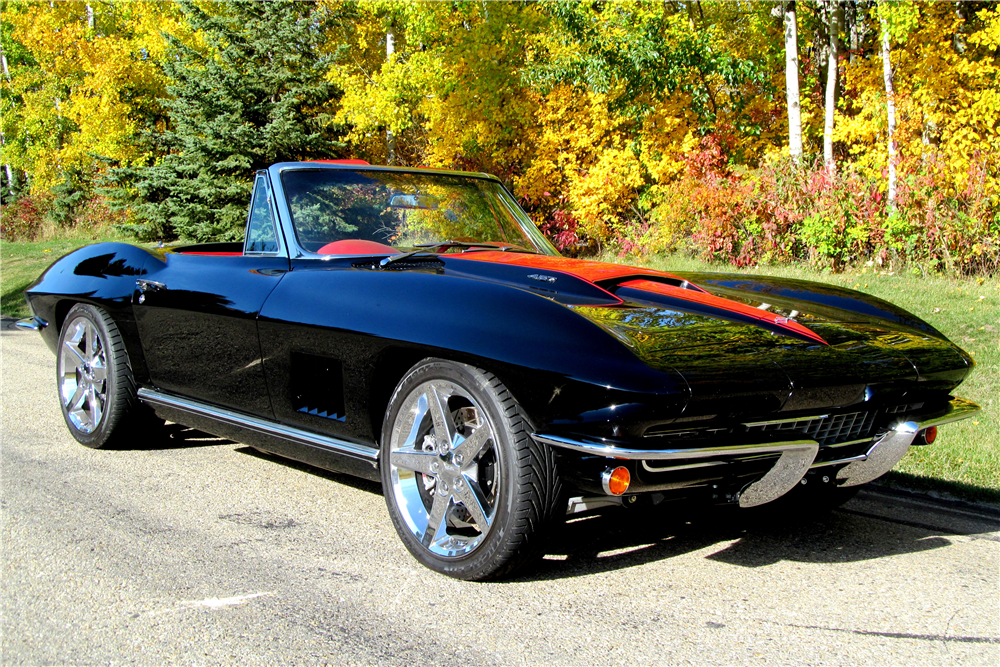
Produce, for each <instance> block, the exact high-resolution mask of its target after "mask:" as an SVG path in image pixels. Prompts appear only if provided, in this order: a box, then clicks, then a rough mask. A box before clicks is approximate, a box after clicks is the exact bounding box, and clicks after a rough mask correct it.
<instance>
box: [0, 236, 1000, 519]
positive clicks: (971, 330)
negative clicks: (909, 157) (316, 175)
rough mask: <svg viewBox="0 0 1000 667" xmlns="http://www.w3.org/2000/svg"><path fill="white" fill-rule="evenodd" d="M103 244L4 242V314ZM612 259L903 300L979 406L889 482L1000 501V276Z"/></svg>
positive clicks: (0, 252) (0, 284)
mask: <svg viewBox="0 0 1000 667" xmlns="http://www.w3.org/2000/svg"><path fill="white" fill-rule="evenodd" d="M97 240H120V239H117V238H113V237H104V238H100V239H96V238H93V237H89V236H77V237H70V238H64V239H58V240H51V241H38V242H31V243H20V242H17V243H7V242H4V243H2V244H0V310H2V313H3V315H5V316H8V317H25V316H27V315H28V311H27V308H26V306H25V304H24V296H23V294H22V292H23V291H24V289H25V288H26V287H27V286H28V285H29V284H31V282H32V281H34V280H35V278H37V277H38V276H39V274H41V272H42V271H43V270H44V269H45V268H46V267H47V266H48V265H49V264H51V263H52V262H53V261H55V259H56V258H58V257H60V256H62V255H64V254H66V253H67V252H69V251H70V250H73V249H74V248H77V247H80V246H82V245H86V244H88V243H94V242H96V241H97ZM604 259H606V260H607V261H615V262H621V263H631V264H641V265H646V266H649V267H652V268H657V269H665V270H675V271H682V270H687V271H734V272H741V273H758V274H769V275H775V276H784V277H790V278H800V279H805V280H818V281H822V282H828V283H833V284H836V285H842V286H844V287H850V288H853V289H857V290H860V291H862V292H867V293H868V294H873V295H875V296H878V297H881V298H883V299H886V300H887V301H891V302H893V303H896V304H898V305H900V306H902V307H903V308H906V309H907V310H910V311H912V312H913V313H914V314H916V315H918V316H920V317H921V318H923V319H925V320H927V321H928V322H930V323H931V324H932V325H934V326H935V327H937V328H938V330H940V331H941V332H943V333H944V334H945V335H946V336H948V337H949V338H950V339H951V340H953V341H954V342H955V343H957V344H958V345H960V346H961V347H963V348H964V349H965V350H966V351H967V352H969V353H970V354H971V355H972V356H973V358H974V359H975V360H976V364H977V367H976V368H975V369H974V370H973V372H972V374H971V376H970V377H969V379H968V380H966V382H965V383H964V384H963V385H962V386H961V387H960V388H959V389H958V391H957V394H958V395H960V396H962V397H964V398H968V399H970V400H973V401H976V402H977V403H979V405H981V406H982V407H983V412H982V413H981V414H980V415H979V416H978V418H976V419H969V420H966V421H963V422H959V423H957V424H951V425H948V426H945V427H943V428H942V429H941V433H940V435H939V436H938V440H937V442H935V443H934V445H932V446H930V447H922V448H914V449H913V450H911V451H910V453H909V454H908V455H907V456H906V458H904V459H903V461H902V462H901V463H900V464H899V465H898V466H897V468H896V472H894V473H892V474H891V475H890V476H888V478H887V479H886V482H887V483H889V484H895V485H898V486H903V487H909V488H920V489H932V490H938V491H944V492H946V493H951V494H952V495H955V496H958V497H961V498H966V499H971V500H986V501H991V502H1000V419H998V418H997V412H998V409H1000V401H998V399H997V397H998V396H1000V278H989V279H968V280H959V279H949V278H940V277H936V276H919V275H913V274H912V273H909V272H905V271H901V272H895V273H885V272H881V273H875V272H872V271H871V270H865V271H862V272H850V273H843V274H832V273H824V272H821V271H818V270H815V269H812V268H809V267H805V266H768V267H762V268H760V269H755V270H753V271H745V270H740V269H734V268H732V267H728V266H720V265H709V264H704V263H702V262H698V261H695V260H692V259H689V258H685V257H680V256H677V255H674V256H670V257H651V258H626V259H625V260H622V259H620V258H618V257H617V256H608V257H605V258H604Z"/></svg>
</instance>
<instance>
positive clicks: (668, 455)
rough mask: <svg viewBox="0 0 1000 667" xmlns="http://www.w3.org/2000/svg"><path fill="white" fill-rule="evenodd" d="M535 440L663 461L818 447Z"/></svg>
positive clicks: (599, 453)
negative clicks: (643, 445) (658, 446)
mask: <svg viewBox="0 0 1000 667" xmlns="http://www.w3.org/2000/svg"><path fill="white" fill-rule="evenodd" d="M531 437H532V438H534V440H535V442H540V443H543V444H546V445H552V446H553V447H562V448H564V449H572V450H575V451H578V452H583V453H584V454H590V455H592V456H605V457H608V458H613V459H629V460H648V461H664V460H676V459H705V458H710V457H712V456H739V455H742V454H765V453H767V454H770V453H774V454H780V453H781V452H786V451H789V450H798V449H801V448H802V447H805V446H810V447H811V446H816V447H819V444H818V443H817V442H816V441H815V440H809V439H802V440H785V441H783V442H761V443H754V444H750V445H729V446H727V447H696V448H691V449H631V448H626V447H619V446H616V445H614V444H603V443H600V442H594V441H587V440H574V439H572V438H565V437H563V436H561V435H548V434H545V433H533V434H532V435H531Z"/></svg>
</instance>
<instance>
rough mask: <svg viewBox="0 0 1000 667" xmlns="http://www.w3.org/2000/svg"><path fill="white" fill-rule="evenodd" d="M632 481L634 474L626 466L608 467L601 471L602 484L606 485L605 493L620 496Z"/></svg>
mask: <svg viewBox="0 0 1000 667" xmlns="http://www.w3.org/2000/svg"><path fill="white" fill-rule="evenodd" d="M631 481H632V475H630V474H629V472H628V468H626V467H624V466H618V467H617V468H608V469H607V470H605V471H604V472H603V473H601V485H602V486H603V487H604V493H607V494H609V495H612V496H620V495H622V494H623V493H625V492H626V491H628V485H629V483H630V482H631Z"/></svg>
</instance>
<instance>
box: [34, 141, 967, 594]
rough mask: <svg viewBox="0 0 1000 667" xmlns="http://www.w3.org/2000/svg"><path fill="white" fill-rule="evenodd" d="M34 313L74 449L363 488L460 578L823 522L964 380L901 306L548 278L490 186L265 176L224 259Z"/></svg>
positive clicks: (658, 277)
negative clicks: (250, 456)
mask: <svg viewBox="0 0 1000 667" xmlns="http://www.w3.org/2000/svg"><path fill="white" fill-rule="evenodd" d="M26 298H27V301H28V304H29V306H30V308H31V312H32V314H33V315H32V317H29V318H26V319H24V320H22V321H21V322H19V326H21V327H22V328H25V329H31V330H34V331H38V332H40V334H41V336H42V338H43V339H44V341H45V343H46V344H47V345H48V347H49V348H50V349H51V350H52V351H53V352H54V353H55V357H56V366H57V377H56V391H57V394H58V397H59V403H60V405H61V406H62V414H63V417H64V418H65V421H66V425H67V427H68V429H69V431H70V433H71V434H72V435H73V437H74V438H75V439H76V440H77V441H79V442H80V443H81V444H83V445H86V446H88V447H95V448H100V447H107V448H114V447H121V446H136V443H141V442H143V441H144V439H146V438H148V437H150V434H152V433H155V430H156V429H157V428H158V427H160V426H162V424H163V422H164V420H169V421H171V422H175V423H179V424H183V425H185V426H188V427H191V428H194V429H199V430H202V431H205V432H208V433H211V434H215V435H217V436H220V437H223V438H228V439H231V440H235V441H239V442H242V443H245V444H247V445H249V446H251V447H253V448H255V449H257V450H260V451H263V452H267V453H270V454H274V455H278V456H281V457H286V458H291V459H295V460H297V461H301V462H304V463H307V464H310V465H314V466H318V467H320V468H324V469H329V470H335V471H341V472H346V473H350V474H353V475H359V476H362V477H365V478H368V479H371V480H375V481H379V482H381V484H382V489H383V492H384V495H385V499H386V504H387V506H388V513H389V516H390V518H391V520H392V523H393V525H394V527H395V529H396V531H397V532H398V534H399V536H400V538H401V540H402V541H403V543H404V544H405V546H406V548H407V549H408V550H409V551H410V552H411V553H412V554H413V556H414V557H415V558H416V559H417V560H418V561H420V562H421V563H423V564H424V565H426V566H427V567H429V568H431V569H432V570H435V571H437V572H440V573H443V574H446V575H449V576H453V577H457V578H461V579H470V580H484V579H494V578H499V577H505V576H510V575H511V574H513V573H514V572H515V571H517V570H518V569H519V568H521V567H522V566H524V565H526V564H528V563H530V562H531V561H532V560H533V559H535V558H537V557H538V555H539V554H541V553H543V552H544V549H545V544H546V539H547V538H548V537H549V536H550V535H551V534H552V532H553V528H554V527H555V526H556V525H557V524H558V522H559V521H562V520H564V519H565V517H566V516H567V514H572V513H576V512H584V511H589V510H593V509H595V508H600V507H605V506H615V505H617V506H622V507H631V506H644V505H645V506H649V505H658V504H661V503H665V502H687V503H695V502H701V503H715V504H724V505H725V504H728V505H733V506H738V507H754V506H758V505H764V504H766V503H771V502H774V501H778V500H779V499H782V498H785V499H787V498H794V499H795V502H796V503H797V504H799V505H801V506H804V507H806V508H807V509H808V508H812V507H815V508H816V509H817V510H819V509H821V508H823V507H832V506H834V505H836V504H837V503H840V502H844V501H845V500H846V499H848V498H849V497H850V495H851V494H852V493H853V492H854V491H855V490H856V489H857V488H858V486H859V485H862V484H865V483H867V482H870V481H872V480H874V479H876V478H878V477H879V476H881V475H883V474H885V473H886V472H887V471H888V470H890V469H891V468H892V467H893V466H894V465H895V464H896V463H897V462H898V461H899V460H900V459H901V458H902V457H903V455H904V454H906V452H907V451H908V450H909V448H910V447H912V446H925V445H930V444H931V443H932V442H933V441H934V439H935V437H936V435H937V428H938V427H939V426H941V425H944V424H947V423H949V422H953V421H956V420H959V419H963V418H966V417H969V416H971V415H973V414H975V413H976V412H977V411H978V409H979V408H978V406H976V405H975V404H974V403H972V402H970V401H967V400H964V399H961V398H958V397H955V396H954V395H953V392H954V390H955V389H956V387H957V386H958V385H959V384H960V383H961V382H962V380H963V379H964V378H965V377H966V375H967V374H968V373H969V372H970V370H971V369H972V366H973V362H972V360H971V358H970V357H969V356H968V355H967V354H966V353H965V352H963V351H962V350H961V349H959V348H958V347H957V346H956V345H954V344H953V343H951V342H950V341H949V340H948V339H947V338H946V337H945V336H944V335H943V334H942V333H941V332H939V331H937V330H936V329H935V328H934V327H933V326H931V325H930V324H928V323H926V322H924V321H922V320H921V319H919V318H918V317H916V316H915V315H912V314H910V313H908V312H906V311H904V310H902V309H901V308H898V307H896V306H894V305H892V304H890V303H887V302H885V301H882V300H880V299H877V298H874V297H871V296H868V295H866V294H862V293H860V292H856V291H852V290H848V289H842V288H839V287H833V286H830V285H824V284H820V283H812V282H804V281H798V280H787V279H777V278H767V277H753V276H748V275H735V274H725V273H668V272H662V271H654V270H650V269H645V268H633V267H628V266H622V265H617V264H610V263H601V262H596V261H587V260H580V259H571V258H566V257H562V256H560V254H559V252H558V251H557V250H556V249H555V248H554V247H553V246H552V245H551V244H550V243H549V242H548V241H547V240H546V238H545V237H544V236H543V235H542V234H541V233H540V232H539V231H538V229H537V227H536V226H535V224H533V222H532V221H531V219H530V218H529V217H528V216H527V214H525V213H524V211H523V210H522V209H521V208H520V207H519V206H518V204H517V202H516V200H515V198H514V197H513V196H512V195H511V194H510V192H508V191H507V190H506V189H505V187H504V186H503V184H502V183H501V182H500V181H499V180H498V179H496V178H495V177H492V176H489V175H486V174H475V173H464V172H453V171H443V170H435V169H424V168H420V169H411V168H399V167H380V166H373V165H369V164H367V163H365V162H362V161H360V160H339V161H319V162H297V163H281V164H275V165H272V166H271V167H269V168H268V169H265V170H261V171H259V172H258V173H257V174H256V175H255V181H254V187H253V192H252V195H251V198H250V203H249V207H248V215H247V221H246V233H245V238H244V240H243V241H242V242H231V243H203V244H195V245H171V246H168V247H160V248H148V247H138V246H134V245H129V244H124V243H100V244H96V245H92V246H88V247H85V248H82V249H79V250H77V251H75V252H72V253H70V254H68V255H67V256H65V257H63V258H61V259H59V260H58V261H56V262H55V263H54V264H53V265H52V266H51V267H50V268H49V269H48V270H47V271H46V272H45V273H44V274H43V275H42V276H41V277H40V278H39V279H38V280H37V281H36V282H35V283H34V284H33V285H32V286H31V287H30V288H29V289H28V290H27V292H26Z"/></svg>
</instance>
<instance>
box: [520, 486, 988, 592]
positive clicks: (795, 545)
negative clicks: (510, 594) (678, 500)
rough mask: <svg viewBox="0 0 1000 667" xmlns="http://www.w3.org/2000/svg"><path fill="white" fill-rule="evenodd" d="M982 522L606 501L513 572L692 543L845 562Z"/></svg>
mask: <svg viewBox="0 0 1000 667" xmlns="http://www.w3.org/2000/svg"><path fill="white" fill-rule="evenodd" d="M848 507H850V504H849V505H848ZM760 509H763V508H760ZM990 529H993V530H995V529H996V527H995V526H990V525H986V524H980V528H979V529H975V530H972V529H969V530H967V531H956V530H936V529H935V527H934V526H929V525H928V526H924V525H920V524H917V523H913V522H908V521H894V520H892V519H891V518H885V517H880V516H874V515H868V514H864V513H861V512H851V511H850V510H849V509H841V510H836V511H833V512H827V513H823V514H818V515H814V516H797V517H790V516H789V515H788V513H787V512H779V511H757V510H755V511H752V512H746V511H745V510H739V509H737V508H732V507H719V508H703V509H692V508H684V507H682V508H669V509H665V510H660V511H654V510H636V511H629V510H622V509H619V508H613V509H608V510H605V511H603V512H600V513H597V514H594V515H589V516H582V517H579V518H570V519H569V520H568V521H567V523H566V525H565V526H564V527H563V528H561V529H560V532H559V534H558V535H556V536H554V539H553V540H552V543H551V544H550V546H549V548H548V550H547V553H546V556H545V559H544V560H543V561H542V562H541V564H540V565H539V566H538V567H537V568H536V569H535V571H534V572H532V573H529V574H527V576H526V577H524V578H522V579H521V580H522V581H523V580H532V579H536V580H549V579H561V578H566V577H578V576H581V575H587V574H596V573H600V572H608V571H614V570H619V569H624V568H628V567H634V566H638V565H643V564H646V563H650V562H654V561H659V560H668V559H670V558H674V557H677V556H682V555H684V554H689V553H693V552H697V551H705V552H706V553H705V556H704V557H705V558H706V559H708V560H713V561H717V562H721V563H727V564H730V565H738V566H741V567H762V566H766V565H772V564H774V563H777V562H780V561H797V562H802V563H849V562H857V561H865V560H872V559H877V558H885V557H888V556H894V555H899V554H908V553H918V552H922V551H929V550H932V549H940V548H942V547H946V546H949V545H950V544H951V543H952V542H951V540H949V539H948V537H947V535H949V534H972V533H979V532H985V531H988V530H990ZM996 539H1000V538H996Z"/></svg>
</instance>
